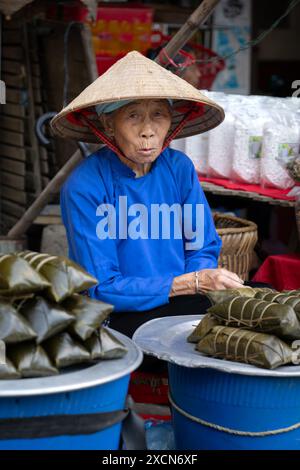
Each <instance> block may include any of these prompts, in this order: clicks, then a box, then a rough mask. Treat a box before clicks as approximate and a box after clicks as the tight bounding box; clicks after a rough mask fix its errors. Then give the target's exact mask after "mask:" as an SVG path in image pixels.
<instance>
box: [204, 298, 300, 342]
mask: <svg viewBox="0 0 300 470" xmlns="http://www.w3.org/2000/svg"><path fill="white" fill-rule="evenodd" d="M207 312H208V313H211V314H212V315H213V316H214V317H215V318H217V319H218V320H219V321H220V322H221V323H223V324H225V325H227V326H232V327H242V328H248V329H251V330H255V331H260V332H264V333H271V334H274V335H277V336H279V337H281V338H286V339H289V340H294V339H299V338H300V323H299V320H298V318H297V316H296V313H295V312H294V310H293V308H292V307H291V306H289V305H281V304H277V303H275V302H274V303H272V302H267V301H265V300H260V299H255V298H247V297H235V298H233V299H232V300H228V301H227V302H223V303H222V304H220V305H214V306H213V307H210V308H209V309H208V310H207Z"/></svg>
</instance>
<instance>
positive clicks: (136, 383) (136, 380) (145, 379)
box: [128, 371, 169, 405]
mask: <svg viewBox="0 0 300 470" xmlns="http://www.w3.org/2000/svg"><path fill="white" fill-rule="evenodd" d="M168 391H169V384H168V375H167V374H152V373H147V372H138V371H135V372H132V373H131V377H130V382H129V391H128V393H129V395H131V396H132V398H133V400H134V401H135V402H137V403H152V404H154V405H168V404H169V397H168Z"/></svg>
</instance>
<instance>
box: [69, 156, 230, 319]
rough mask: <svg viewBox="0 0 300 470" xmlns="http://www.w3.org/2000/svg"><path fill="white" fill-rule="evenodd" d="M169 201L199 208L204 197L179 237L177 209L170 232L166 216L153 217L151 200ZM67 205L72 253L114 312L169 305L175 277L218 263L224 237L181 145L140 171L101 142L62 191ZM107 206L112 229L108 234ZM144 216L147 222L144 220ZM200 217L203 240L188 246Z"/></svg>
mask: <svg viewBox="0 0 300 470" xmlns="http://www.w3.org/2000/svg"><path fill="white" fill-rule="evenodd" d="M104 204H107V205H109V206H105V207H104V206H103V205H104ZM133 204H138V205H135V206H134V205H133ZM154 204H156V205H158V206H153V205H154ZM163 204H164V205H166V204H167V205H168V206H169V207H171V206H172V205H173V204H175V206H176V207H177V209H178V207H179V208H180V207H186V206H184V205H190V206H189V207H190V208H191V207H192V208H193V209H195V207H196V205H197V204H201V205H202V206H201V207H202V213H203V214H204V219H203V220H200V219H197V218H196V211H195V210H192V211H191V212H190V214H191V215H190V216H189V215H187V218H188V220H189V223H191V224H192V225H191V227H190V230H189V231H188V230H181V234H182V236H181V237H179V236H178V231H177V232H176V229H178V227H179V226H180V227H181V228H182V224H181V221H182V220H185V218H184V217H183V215H182V217H180V210H179V212H177V213H176V214H177V216H176V215H174V214H173V219H172V216H171V218H170V219H169V220H170V221H171V223H170V236H169V235H168V233H166V234H163V230H165V229H166V228H167V226H166V219H164V222H162V219H160V222H159V223H155V222H154V221H155V220H156V221H157V220H159V219H155V217H152V218H151V216H152V212H151V210H153V207H154V208H157V207H162V206H161V205H163ZM175 206H173V207H175ZM107 207H108V209H107V210H108V212H105V208H107ZM165 207H166V206H165ZM155 210H156V209H155ZM109 211H110V212H109ZM145 211H146V212H145ZM147 211H148V213H147ZM61 212H62V219H63V222H64V225H65V227H66V231H67V238H68V244H69V257H70V258H71V259H73V260H74V261H75V262H77V263H78V264H80V265H81V266H82V267H83V268H84V269H86V270H87V271H88V272H89V273H91V274H92V275H94V276H95V277H96V278H97V279H98V281H99V284H98V285H97V286H95V287H93V288H91V289H90V295H91V297H94V298H97V299H99V300H102V301H104V302H108V303H111V304H113V305H114V306H115V310H116V311H139V310H141V311H142V310H148V309H151V308H155V307H158V306H160V305H163V304H166V303H168V301H169V293H170V290H171V285H172V281H173V278H174V277H175V276H179V275H181V274H184V273H188V272H192V271H196V270H198V271H199V270H201V269H206V268H216V267H217V264H218V263H217V260H218V256H219V253H220V249H221V240H220V237H219V236H218V234H217V232H216V230H215V227H214V223H213V220H212V216H211V211H210V208H209V206H208V204H207V201H206V198H205V195H204V193H203V191H202V189H201V187H200V184H199V181H198V176H197V174H196V171H195V169H194V166H193V164H192V162H191V160H190V159H189V158H188V157H187V156H186V155H185V154H183V153H182V152H179V151H177V150H172V149H170V148H167V149H166V150H164V151H163V152H162V153H161V154H160V156H159V157H158V158H157V159H156V161H155V162H154V163H153V164H152V166H151V169H150V172H149V173H147V174H146V175H144V176H141V177H139V178H136V177H135V173H134V172H133V171H132V170H131V169H130V168H129V167H128V166H127V165H125V164H124V163H123V162H122V161H121V160H120V159H119V157H118V156H117V155H116V154H115V153H114V152H113V151H112V150H110V149H109V148H107V147H104V148H102V149H101V150H99V151H97V152H95V153H94V154H93V155H90V156H89V157H88V158H86V159H85V160H83V161H82V162H81V163H80V164H79V165H78V166H77V167H76V168H75V170H74V171H73V172H72V174H71V175H70V176H69V178H68V179H67V181H66V183H65V184H64V186H63V187H62V190H61ZM113 212H114V213H113ZM200 212H201V210H200ZM200 212H199V213H200ZM108 213H110V219H109V220H110V225H109V227H110V230H111V232H110V236H109V237H107V238H105V233H104V232H105V231H106V232H107V230H108V225H106V222H107V221H108ZM183 213H184V214H185V212H182V214H183ZM178 214H179V215H178ZM187 214H188V213H187ZM142 215H143V216H144V218H143V222H141V220H142V219H138V217H139V216H142ZM199 220H200V222H199ZM114 221H116V227H115V226H114V224H113V222H114ZM138 221H140V223H138ZM196 223H197V224H198V225H197V227H198V228H199V225H200V224H201V226H202V227H203V234H204V237H203V240H202V242H201V241H200V242H199V244H198V246H194V245H193V249H192V250H191V249H187V246H188V245H187V243H188V242H193V238H192V236H193V231H192V230H195V229H196ZM186 226H189V224H187V225H186ZM200 228H201V227H200ZM127 229H128V230H127ZM151 230H152V231H151ZM179 230H180V229H179ZM103 233H104V235H103ZM126 233H127V238H126ZM194 240H195V238H194Z"/></svg>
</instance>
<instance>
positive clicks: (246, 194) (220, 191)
mask: <svg viewBox="0 0 300 470" xmlns="http://www.w3.org/2000/svg"><path fill="white" fill-rule="evenodd" d="M201 187H202V189H203V191H205V192H208V193H213V194H216V195H218V196H233V197H242V198H247V199H253V200H254V201H260V202H266V203H268V204H272V205H275V206H284V207H294V206H295V202H294V201H286V200H285V199H274V198H272V197H267V196H262V195H261V194H257V193H253V192H250V191H236V190H233V189H226V188H223V187H222V186H218V185H216V184H213V183H208V182H206V181H202V182H201Z"/></svg>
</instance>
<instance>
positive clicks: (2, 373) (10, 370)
mask: <svg viewBox="0 0 300 470" xmlns="http://www.w3.org/2000/svg"><path fill="white" fill-rule="evenodd" d="M20 378H21V374H20V372H18V371H17V369H16V368H15V366H14V365H13V363H12V362H11V361H10V360H9V359H8V358H6V361H5V364H0V380H15V379H20Z"/></svg>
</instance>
